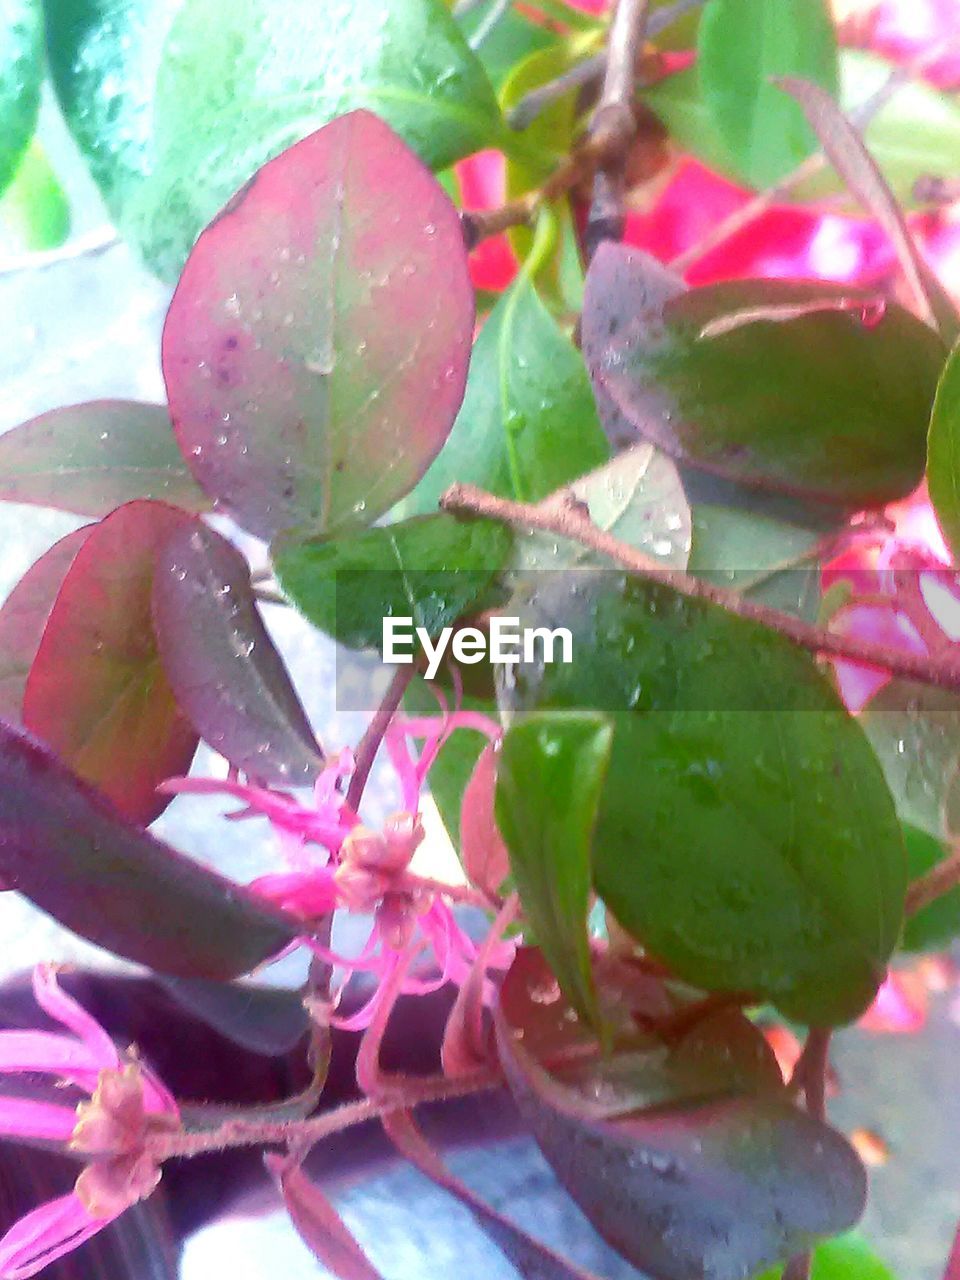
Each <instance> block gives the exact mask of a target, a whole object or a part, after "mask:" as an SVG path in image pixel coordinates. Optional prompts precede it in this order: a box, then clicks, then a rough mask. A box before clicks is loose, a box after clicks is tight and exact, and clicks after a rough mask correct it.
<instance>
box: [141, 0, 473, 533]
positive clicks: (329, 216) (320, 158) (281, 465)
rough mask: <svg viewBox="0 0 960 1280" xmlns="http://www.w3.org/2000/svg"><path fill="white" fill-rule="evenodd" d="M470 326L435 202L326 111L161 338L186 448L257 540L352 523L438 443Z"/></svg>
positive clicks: (416, 176)
mask: <svg viewBox="0 0 960 1280" xmlns="http://www.w3.org/2000/svg"><path fill="white" fill-rule="evenodd" d="M241 7H242V6H241ZM472 330H473V291H472V288H471V285H470V281H469V277H468V275H467V263H466V253H465V250H464V247H463V239H462V236H461V232H460V222H459V218H458V216H457V212H456V210H455V209H454V207H453V205H452V204H451V203H450V200H449V198H448V197H447V195H446V194H445V192H444V191H443V189H442V188H441V187H440V186H439V184H438V183H437V182H436V180H435V179H434V178H433V177H432V175H431V174H430V173H428V172H427V170H426V169H425V168H424V167H423V165H422V164H421V162H420V161H419V160H418V159H417V158H416V156H415V155H413V153H412V152H411V151H410V150H409V149H408V148H407V147H406V146H405V145H404V143H403V142H401V141H400V139H399V138H398V137H397V136H396V135H395V134H394V133H393V132H392V131H391V130H390V129H389V128H388V127H387V126H386V125H385V124H383V122H382V121H380V120H378V119H377V117H376V116H373V115H371V114H370V113H369V112H367V111H355V112H352V113H351V114H349V115H346V116H341V117H340V118H339V119H337V120H336V121H334V122H333V123H332V124H330V125H328V126H327V127H326V128H324V129H321V130H320V131H319V132H317V133H315V134H312V135H311V136H310V137H309V138H305V139H304V140H303V141H302V142H300V143H298V144H297V145H296V146H295V147H291V148H290V149H289V150H288V151H286V152H284V153H283V155H281V156H278V157H277V159H276V160H273V161H271V163H270V164H268V165H266V166H265V167H264V168H263V169H262V170H261V171H260V172H259V173H258V174H257V176H256V178H255V179H254V180H253V182H252V183H251V184H250V185H249V186H248V187H247V188H245V190H244V191H243V192H242V193H241V194H240V195H239V196H238V198H237V199H236V201H234V202H233V203H232V204H231V205H230V207H229V208H228V209H226V210H225V211H224V212H223V214H222V215H221V217H220V218H218V219H217V221H216V222H214V223H213V224H212V225H211V226H210V227H208V229H207V230H206V231H205V232H204V234H203V236H202V237H201V239H200V241H199V243H198V244H197V246H196V248H195V249H194V251H193V253H192V254H191V256H190V261H189V263H188V264H187V266H186V268H185V270H184V272H183V275H182V276H181V278H180V283H179V285H178V287H177V291H176V293H175V295H174V298H173V302H172V303H171V306H170V311H169V313H168V316H167V322H166V326H165V328H164V335H163V368H164V376H165V378H166V382H167V389H168V392H169V397H170V407H171V412H172V414H173V420H174V425H175V428H176V432H177V438H178V439H179V441H180V446H181V448H182V450H183V453H184V456H185V457H186V459H187V461H188V463H189V465H190V467H191V469H192V471H193V473H194V475H195V476H196V478H197V480H198V481H199V483H200V484H201V486H202V487H203V488H204V489H205V490H206V492H207V493H209V494H210V495H211V497H213V498H214V499H215V500H216V502H217V504H218V506H219V507H220V508H222V509H223V510H225V511H227V512H228V513H229V514H230V515H232V516H233V517H234V518H235V519H236V520H237V521H238V522H239V523H240V524H241V525H242V526H243V527H244V528H246V529H248V530H250V532H252V533H256V534H258V535H259V536H261V537H266V538H269V537H273V536H274V535H275V534H276V533H278V532H280V531H281V530H284V529H291V528H294V527H297V528H299V529H301V530H302V531H304V532H315V533H319V532H324V533H327V534H330V533H336V532H342V531H345V530H348V529H356V528H363V527H365V526H366V525H369V524H371V523H372V522H373V521H374V520H375V519H376V518H377V517H378V516H379V515H382V514H383V513H384V512H385V511H386V510H387V509H388V508H389V507H391V506H392V505H393V504H394V502H396V500H397V499H398V498H400V497H402V496H403V494H404V493H406V492H407V490H408V489H410V488H412V487H413V485H414V484H415V483H416V481H417V480H418V479H419V478H420V476H421V475H422V474H423V472H424V471H425V469H426V467H427V466H428V464H429V463H430V462H431V461H432V459H433V458H434V456H435V455H436V453H437V452H438V450H439V449H440V447H441V445H442V444H443V442H444V440H445V439H446V437H447V434H448V432H449V430H450V426H451V423H452V422H453V419H454V417H455V415H456V412H457V410H458V408H459V407H460V401H461V398H462V396H463V389H464V384H465V380H466V373H467V363H468V360H469V349H470V338H471V334H472Z"/></svg>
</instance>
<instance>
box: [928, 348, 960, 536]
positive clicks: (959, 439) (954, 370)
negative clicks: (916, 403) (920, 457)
mask: <svg viewBox="0 0 960 1280" xmlns="http://www.w3.org/2000/svg"><path fill="white" fill-rule="evenodd" d="M927 447H928V456H927V483H928V485H929V487H930V501H931V502H932V503H933V509H934V511H935V512H936V515H937V522H938V524H939V525H940V528H941V530H942V531H943V535H944V537H945V538H946V540H947V542H948V543H949V545H950V548H951V550H952V551H953V555H954V558H955V559H956V558H957V557H958V556H960V343H958V345H957V346H955V347H954V349H953V351H952V352H951V354H950V358H949V360H948V361H947V365H946V368H945V369H944V371H943V373H942V374H941V376H940V385H939V386H938V387H937V396H936V399H935V400H934V403H933V414H932V416H931V418H930V433H929V438H928V442H927Z"/></svg>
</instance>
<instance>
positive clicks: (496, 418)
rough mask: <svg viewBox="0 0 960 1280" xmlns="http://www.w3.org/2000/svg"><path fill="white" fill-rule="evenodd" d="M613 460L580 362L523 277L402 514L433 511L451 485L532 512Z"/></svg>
mask: <svg viewBox="0 0 960 1280" xmlns="http://www.w3.org/2000/svg"><path fill="white" fill-rule="evenodd" d="M608 454H609V451H608V449H607V445H606V443H605V441H604V438H603V432H602V431H601V429H600V423H599V420H598V417H597V409H596V405H595V403H594V399H593V393H592V392H591V390H590V380H589V378H588V377H587V372H586V369H585V368H584V365H583V359H582V357H581V356H580V353H579V352H578V351H577V349H576V348H575V347H574V345H573V343H572V342H571V341H570V339H569V338H567V337H566V336H565V335H564V334H563V333H562V332H561V330H560V329H559V328H558V326H557V323H556V321H555V320H554V319H553V317H552V316H551V315H550V313H549V312H548V311H547V309H546V307H545V306H544V305H543V303H542V302H541V301H540V298H539V296H538V295H537V291H536V289H534V287H533V285H532V284H530V282H529V280H527V279H525V278H524V277H522V276H521V277H520V278H519V279H518V280H517V281H516V282H515V283H514V284H513V285H512V286H511V287H510V289H509V290H508V291H507V292H506V293H505V294H504V295H503V296H502V297H501V299H500V301H499V302H498V303H497V305H496V306H495V307H494V309H493V311H492V312H491V313H490V316H489V318H488V319H487V322H486V324H485V325H484V326H483V328H482V329H481V331H480V336H479V337H478V338H477V341H476V343H475V345H474V348H473V358H472V360H471V362H470V372H469V374H468V377H467V391H466V395H465V396H464V401H463V405H462V407H461V409H460V412H459V414H458V415H457V419H456V421H455V422H454V424H453V428H452V430H451V432H450V435H449V437H448V439H447V442H446V444H445V445H444V447H443V448H442V449H441V451H440V453H439V455H438V456H437V459H436V461H435V462H434V463H433V465H432V466H431V467H430V469H429V470H428V471H427V474H426V475H425V476H424V478H423V479H422V480H421V481H420V483H419V484H418V485H417V487H416V489H415V490H414V491H413V493H411V494H410V497H409V498H408V499H407V503H405V504H404V512H405V513H411V514H412V513H413V512H423V511H433V510H435V509H436V505H437V503H438V501H439V500H440V497H441V495H442V494H443V492H444V491H445V490H446V489H447V488H448V487H449V486H450V485H451V484H453V483H454V481H462V482H465V483H469V484H476V485H479V486H480V487H481V488H483V489H488V490H490V491H491V492H492V493H497V494H501V495H502V496H505V497H512V498H517V499H518V500H520V501H524V502H535V501H537V500H538V499H539V498H543V497H546V495H547V494H548V493H552V492H553V490H554V489H557V488H559V487H560V486H561V485H563V484H566V483H568V481H570V480H573V479H575V478H576V477H577V476H580V475H582V474H583V473H584V472H585V471H589V470H591V468H593V467H597V466H599V465H600V464H601V463H603V462H605V461H606V460H607V457H608ZM407 504H409V506H408V505H407Z"/></svg>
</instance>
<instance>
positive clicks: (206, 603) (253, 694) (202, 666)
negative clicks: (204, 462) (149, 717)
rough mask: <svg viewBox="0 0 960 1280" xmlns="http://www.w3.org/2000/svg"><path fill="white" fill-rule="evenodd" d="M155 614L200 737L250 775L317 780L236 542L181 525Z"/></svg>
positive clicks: (159, 581) (161, 577)
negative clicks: (234, 543)
mask: <svg viewBox="0 0 960 1280" xmlns="http://www.w3.org/2000/svg"><path fill="white" fill-rule="evenodd" d="M153 618H154V624H155V628H156V636H157V646H158V648H159V650H160V656H161V658H162V660H163V668H164V671H165V672H166V676H167V679H168V680H169V681H170V685H171V687H172V689H173V692H174V695H175V696H176V699H177V702H178V703H179V705H180V707H181V708H182V710H183V711H184V712H185V714H186V715H187V716H189V718H190V720H191V722H192V724H193V726H194V728H195V729H196V730H197V732H198V733H199V734H200V736H201V737H202V738H203V739H204V741H205V742H207V743H209V745H210V746H211V747H213V749H214V750H215V751H218V752H219V753H220V754H221V755H222V756H225V757H226V759H227V760H229V761H230V763H231V764H232V765H234V766H235V767H236V768H238V769H242V770H243V771H244V773H246V774H247V775H248V776H250V777H252V778H256V779H258V780H260V781H263V782H268V783H273V784H274V785H281V786H282V785H286V786H304V785H306V784H307V783H310V782H312V781H313V780H314V779H315V778H316V776H317V773H318V772H319V770H320V769H321V767H322V765H323V753H322V751H321V749H320V746H319V745H318V743H317V740H316V738H315V737H314V734H313V730H312V729H311V727H310V723H309V721H308V720H307V716H306V712H305V711H304V710H303V707H302V705H301V703H300V699H299V698H298V697H297V693H296V690H295V689H294V687H293V685H292V683H291V681H290V677H289V675H288V674H287V670H286V667H285V666H284V664H283V659H282V658H281V657H280V654H279V653H278V652H277V649H276V647H275V645H274V643H273V641H272V640H271V639H270V636H269V634H268V633H267V629H266V627H265V626H264V625H263V621H262V619H261V617H260V614H259V611H258V609H257V605H256V602H255V600H254V595H253V587H252V586H251V583H250V568H249V565H248V564H247V562H246V560H245V559H244V557H243V556H242V555H241V554H240V552H239V551H238V550H237V549H236V547H234V546H233V545H232V544H231V543H229V542H227V540H226V539H225V538H223V537H221V536H220V534H218V533H215V532H214V530H212V529H210V528H208V527H207V526H206V525H205V524H203V523H202V522H201V521H199V520H197V521H192V522H190V523H186V524H184V525H182V526H181V527H179V528H178V529H176V530H175V531H174V532H173V533H172V534H171V536H170V538H169V539H168V540H167V542H166V543H165V544H164V546H163V548H162V550H161V552H160V559H159V564H158V569H157V573H156V576H155V578H154V583H153Z"/></svg>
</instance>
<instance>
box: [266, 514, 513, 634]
mask: <svg viewBox="0 0 960 1280" xmlns="http://www.w3.org/2000/svg"><path fill="white" fill-rule="evenodd" d="M511 546H512V535H511V533H510V531H509V530H508V529H507V528H506V527H505V526H503V525H501V524H499V523H497V522H495V521H492V520H460V519H457V518H456V517H455V516H451V515H446V514H444V513H441V512H438V513H437V514H436V515H432V516H415V517H413V518H412V519H410V520H404V521H401V522H400V523H399V524H394V525H387V526H386V527H384V528H377V529H369V530H367V531H366V532H365V533H361V534H355V535H352V536H348V537H343V538H335V539H333V540H331V541H329V542H325V541H322V540H319V539H318V540H316V541H308V542H296V541H293V540H292V539H287V540H284V541H282V542H281V543H280V544H279V545H277V546H276V547H275V548H274V563H275V567H276V571H277V576H278V578H279V580H280V583H281V585H282V587H283V589H284V591H285V592H286V593H287V595H289V597H290V599H291V600H292V601H293V602H294V604H296V606H297V608H298V609H300V611H301V612H302V613H304V614H305V615H306V616H307V617H308V618H309V619H310V621H311V622H312V623H313V624H314V625H315V626H317V627H320V629H321V630H322V631H326V632H327V634H328V635H332V636H335V637H336V638H337V640H339V641H340V643H341V644H345V645H349V646H350V647H351V648H355V649H363V648H379V647H380V645H381V642H382V639H383V620H384V619H385V618H388V617H394V616H399V617H412V618H413V620H414V621H413V625H414V626H417V627H424V628H425V629H426V630H427V631H428V633H429V634H430V635H431V636H433V635H436V634H437V633H438V632H439V631H441V630H442V629H443V628H444V627H447V626H450V625H451V623H453V622H455V621H456V620H457V618H459V617H461V616H462V615H463V614H464V613H465V612H467V610H468V609H469V608H470V606H471V605H472V604H473V603H474V602H475V601H476V600H477V599H478V598H479V597H480V596H481V595H482V594H483V592H484V591H485V589H486V588H487V587H488V586H489V584H490V582H491V580H492V579H493V577H494V575H495V574H496V573H497V572H498V571H499V570H500V569H501V568H503V566H504V565H505V564H506V562H507V560H508V557H509V555H510V548H511Z"/></svg>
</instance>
